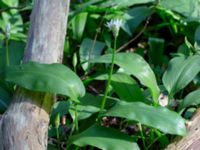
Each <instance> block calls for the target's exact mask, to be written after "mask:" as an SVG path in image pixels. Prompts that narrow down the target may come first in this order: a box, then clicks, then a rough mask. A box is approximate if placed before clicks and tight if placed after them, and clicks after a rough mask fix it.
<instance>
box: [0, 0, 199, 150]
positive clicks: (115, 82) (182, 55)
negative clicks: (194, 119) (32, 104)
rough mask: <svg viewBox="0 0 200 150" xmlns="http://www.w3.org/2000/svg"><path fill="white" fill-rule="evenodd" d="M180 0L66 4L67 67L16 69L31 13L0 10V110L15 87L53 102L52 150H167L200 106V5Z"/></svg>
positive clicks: (85, 0) (1, 4) (86, 0)
mask: <svg viewBox="0 0 200 150" xmlns="http://www.w3.org/2000/svg"><path fill="white" fill-rule="evenodd" d="M13 1H16V5H17V3H18V1H17V0H13ZM179 2H180V1H173V0H168V1H166V0H160V1H154V0H146V1H141V0H138V1H137V0H135V1H122V0H108V1H103V0H91V1H89V0H83V1H73V2H71V13H70V16H69V23H68V31H67V33H68V35H67V37H66V42H65V50H64V61H63V62H64V63H65V64H64V65H62V64H40V63H37V62H29V63H25V64H22V63H21V62H22V56H23V49H24V47H25V39H26V34H25V32H26V30H27V24H28V23H29V20H28V21H27V18H26V17H27V16H24V15H23V12H26V11H27V12H30V11H31V9H32V8H31V7H32V5H31V3H30V4H29V5H27V6H26V7H25V8H26V9H25V8H24V9H22V10H18V9H16V10H12V9H8V10H7V9H5V11H0V15H1V16H0V28H1V32H0V112H1V113H3V112H5V111H6V109H7V107H8V106H9V103H10V99H11V97H12V95H13V92H14V90H15V88H16V85H18V86H20V87H23V88H25V89H28V90H30V91H39V92H45V93H50V94H57V99H58V101H57V102H56V103H55V104H54V105H53V107H52V111H51V118H50V125H49V134H48V136H49V144H48V149H49V150H51V149H61V148H65V149H67V150H93V149H94V150H95V149H102V150H123V149H124V150H133V149H134V150H137V149H144V150H151V149H164V148H165V147H166V146H167V145H168V144H169V143H170V142H171V140H172V139H173V138H174V135H178V136H184V135H185V134H186V125H185V123H186V122H187V119H188V118H190V117H191V116H192V113H193V112H194V111H195V109H196V108H197V107H198V106H199V104H200V91H199V89H198V88H199V85H200V80H199V72H200V67H199V66H200V61H199V60H200V55H199V46H200V37H199V35H200V34H199V32H200V26H199V25H200V23H199V16H198V15H197V14H198V13H197V12H199V8H200V7H198V8H197V7H196V6H199V3H198V2H196V1H193V2H191V1H183V2H181V3H182V4H183V6H184V7H182V6H181V5H180V4H179ZM5 6H6V7H12V4H11V3H9V2H7V1H3V2H0V7H2V8H4V7H5ZM176 6H178V7H176ZM189 6H190V7H189ZM185 8H187V9H185ZM191 8H193V9H191ZM193 12H196V13H193ZM116 18H118V19H116ZM119 18H120V19H119ZM13 20H16V21H13ZM122 20H123V23H122ZM107 27H108V28H109V29H110V31H112V34H110V33H109V32H110V31H108V29H107ZM70 68H73V71H72V70H71V69H70ZM105 83H106V84H105ZM49 105H51V104H49ZM191 106H195V108H194V109H191V108H190V107H191ZM52 141H53V142H52Z"/></svg>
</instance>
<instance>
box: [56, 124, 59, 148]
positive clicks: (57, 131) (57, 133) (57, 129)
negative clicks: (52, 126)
mask: <svg viewBox="0 0 200 150" xmlns="http://www.w3.org/2000/svg"><path fill="white" fill-rule="evenodd" d="M56 137H57V140H58V149H60V136H59V128H56Z"/></svg>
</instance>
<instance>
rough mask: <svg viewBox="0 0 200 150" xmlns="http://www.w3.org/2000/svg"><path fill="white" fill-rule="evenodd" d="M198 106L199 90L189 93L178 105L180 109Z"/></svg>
mask: <svg viewBox="0 0 200 150" xmlns="http://www.w3.org/2000/svg"><path fill="white" fill-rule="evenodd" d="M198 104H200V90H196V91H193V92H191V93H189V94H188V95H187V96H186V97H185V98H184V99H183V100H182V101H181V103H180V109H183V108H186V107H188V106H190V105H198Z"/></svg>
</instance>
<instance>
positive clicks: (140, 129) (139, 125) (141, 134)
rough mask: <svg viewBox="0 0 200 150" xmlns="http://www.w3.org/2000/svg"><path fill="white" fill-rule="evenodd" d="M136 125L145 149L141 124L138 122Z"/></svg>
mask: <svg viewBox="0 0 200 150" xmlns="http://www.w3.org/2000/svg"><path fill="white" fill-rule="evenodd" d="M138 127H139V131H140V136H141V138H142V144H143V147H144V149H145V150H146V149H147V148H146V144H145V138H144V134H143V131H142V126H141V124H140V123H138Z"/></svg>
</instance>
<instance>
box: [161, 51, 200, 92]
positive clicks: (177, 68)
mask: <svg viewBox="0 0 200 150" xmlns="http://www.w3.org/2000/svg"><path fill="white" fill-rule="evenodd" d="M199 60H200V56H198V55H194V56H189V57H188V58H185V57H184V56H179V57H175V58H173V59H172V60H171V61H170V63H169V66H168V68H167V70H166V71H165V73H164V75H163V79H162V80H163V83H164V86H165V87H166V89H167V91H168V92H169V95H171V96H173V95H174V94H176V93H177V92H178V91H179V90H181V89H183V88H184V87H185V86H186V85H187V84H188V83H190V82H191V81H192V80H193V79H194V77H195V76H196V75H197V73H198V72H199V71H200V61H199Z"/></svg>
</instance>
